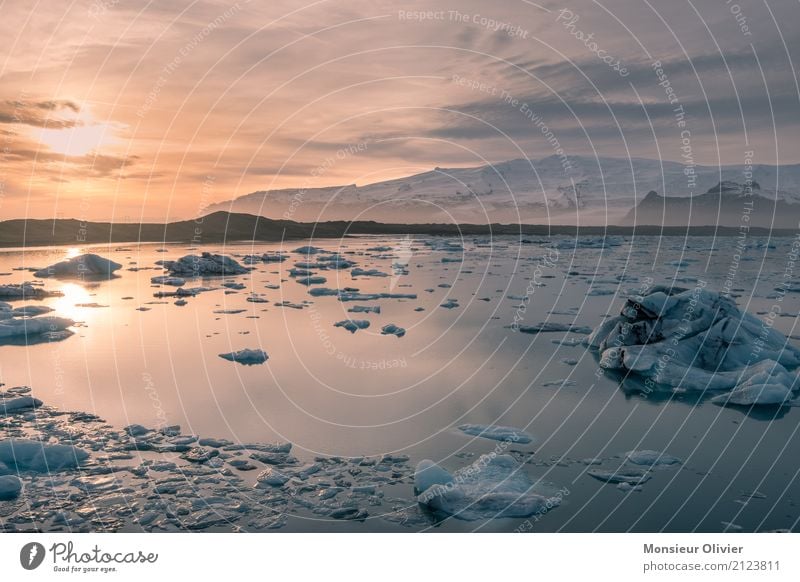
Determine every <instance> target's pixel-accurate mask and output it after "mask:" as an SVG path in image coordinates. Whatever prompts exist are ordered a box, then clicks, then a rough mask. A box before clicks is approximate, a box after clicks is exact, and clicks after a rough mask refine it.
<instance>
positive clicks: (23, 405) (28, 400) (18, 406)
mask: <svg viewBox="0 0 800 582" xmlns="http://www.w3.org/2000/svg"><path fill="white" fill-rule="evenodd" d="M41 405H42V401H41V400H39V399H38V398H34V397H32V396H17V397H15V398H0V416H3V415H7V414H10V413H12V412H20V411H22V410H31V409H32V408H38V407H40V406H41Z"/></svg>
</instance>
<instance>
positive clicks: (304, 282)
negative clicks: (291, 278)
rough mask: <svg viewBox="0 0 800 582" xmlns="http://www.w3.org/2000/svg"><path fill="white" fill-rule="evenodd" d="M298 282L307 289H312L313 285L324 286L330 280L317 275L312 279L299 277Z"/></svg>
mask: <svg viewBox="0 0 800 582" xmlns="http://www.w3.org/2000/svg"><path fill="white" fill-rule="evenodd" d="M297 282H298V283H300V284H301V285H305V286H306V287H310V286H311V285H324V284H325V283H327V282H328V280H327V279H326V278H325V277H320V276H318V275H317V276H312V277H298V278H297Z"/></svg>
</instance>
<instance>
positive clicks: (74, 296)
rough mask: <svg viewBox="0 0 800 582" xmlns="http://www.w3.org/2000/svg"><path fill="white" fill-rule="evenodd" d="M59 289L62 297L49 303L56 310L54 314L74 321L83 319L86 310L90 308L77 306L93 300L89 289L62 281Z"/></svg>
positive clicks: (85, 315) (86, 314)
mask: <svg viewBox="0 0 800 582" xmlns="http://www.w3.org/2000/svg"><path fill="white" fill-rule="evenodd" d="M59 291H61V292H62V293H63V294H64V295H63V297H59V298H57V299H56V300H55V301H54V302H53V304H52V305H51V307H53V309H55V310H56V314H57V315H60V316H63V317H69V318H70V319H74V320H76V321H83V320H85V319H86V318H87V316H88V313H87V312H90V311H92V310H91V309H87V308H83V307H78V306H79V305H81V304H86V303H93V302H94V298H93V297H92V296H91V294H90V293H89V291H88V290H87V289H86V288H85V287H84V286H83V285H80V284H78V283H62V284H61V287H59Z"/></svg>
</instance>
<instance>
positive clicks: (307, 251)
mask: <svg viewBox="0 0 800 582" xmlns="http://www.w3.org/2000/svg"><path fill="white" fill-rule="evenodd" d="M292 252H293V253H298V254H300V255H315V254H317V253H324V252H325V249H320V248H318V247H312V246H304V247H298V248H296V249H294V250H293V251H292Z"/></svg>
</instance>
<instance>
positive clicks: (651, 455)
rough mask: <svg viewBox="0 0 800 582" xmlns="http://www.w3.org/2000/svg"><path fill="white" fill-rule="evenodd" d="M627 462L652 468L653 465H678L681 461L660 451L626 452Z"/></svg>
mask: <svg viewBox="0 0 800 582" xmlns="http://www.w3.org/2000/svg"><path fill="white" fill-rule="evenodd" d="M625 456H626V457H627V459H628V461H629V462H631V463H633V464H634V465H646V466H648V467H653V466H655V465H679V464H680V463H681V462H682V461H681V460H680V459H679V458H678V457H673V456H672V455H668V454H666V453H663V452H661V451H650V450H641V451H628V452H627V453H625Z"/></svg>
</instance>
